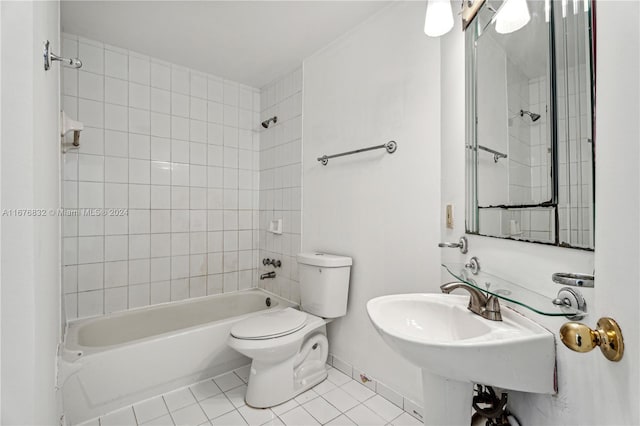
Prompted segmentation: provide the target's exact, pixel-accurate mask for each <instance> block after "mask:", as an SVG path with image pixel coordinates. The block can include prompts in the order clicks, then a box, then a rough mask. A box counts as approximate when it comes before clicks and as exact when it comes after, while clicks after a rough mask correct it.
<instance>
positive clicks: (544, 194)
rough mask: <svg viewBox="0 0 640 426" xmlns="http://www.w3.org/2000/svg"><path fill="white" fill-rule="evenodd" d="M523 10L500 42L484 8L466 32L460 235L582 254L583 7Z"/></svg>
mask: <svg viewBox="0 0 640 426" xmlns="http://www.w3.org/2000/svg"><path fill="white" fill-rule="evenodd" d="M585 4H586V5H587V7H586V8H585V6H584V5H585ZM527 5H528V9H529V13H530V15H531V19H530V21H529V22H528V23H527V24H526V25H525V26H524V27H522V28H521V29H519V30H517V31H514V32H511V33H508V34H501V33H499V32H497V31H496V29H495V24H494V23H495V20H496V19H495V17H496V11H498V12H499V10H500V7H502V6H503V4H502V2H501V1H497V0H495V1H491V0H489V1H487V2H486V4H485V5H484V6H483V7H482V9H481V10H480V12H479V13H478V16H477V18H476V19H475V21H474V22H472V24H471V25H470V26H469V28H468V30H467V33H466V46H467V47H466V56H467V102H466V104H467V232H470V233H478V234H481V235H487V236H494V237H501V238H511V239H518V240H525V241H534V242H542V243H547V244H555V245H562V246H570V247H579V248H589V249H592V248H593V244H594V242H593V216H594V205H593V200H594V196H593V169H594V168H593V161H594V156H593V146H594V143H593V138H592V118H593V87H594V86H593V82H594V78H593V73H592V69H593V63H592V54H591V49H592V44H591V9H590V3H584V2H573V5H571V4H569V6H568V7H569V9H571V10H569V11H567V9H566V7H565V8H563V6H562V5H565V6H566V5H567V2H560V1H557V2H551V1H548V2H541V1H528V2H527ZM578 6H579V7H578ZM574 7H575V8H576V9H575V10H573V8H574ZM585 9H586V10H585ZM569 12H570V13H569ZM574 12H575V13H574Z"/></svg>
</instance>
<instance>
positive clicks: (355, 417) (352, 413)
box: [345, 405, 387, 426]
mask: <svg viewBox="0 0 640 426" xmlns="http://www.w3.org/2000/svg"><path fill="white" fill-rule="evenodd" d="M345 414H346V416H347V417H349V418H350V419H351V420H352V421H353V422H354V423H355V424H357V425H360V426H364V425H366V426H384V425H386V424H387V422H386V421H385V420H384V419H383V418H382V417H380V416H378V415H377V414H376V413H374V412H373V411H371V410H370V409H369V408H367V407H365V406H364V405H358V406H357V407H354V408H352V409H351V410H349V411H347V412H346V413H345Z"/></svg>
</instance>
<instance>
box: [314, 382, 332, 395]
mask: <svg viewBox="0 0 640 426" xmlns="http://www.w3.org/2000/svg"><path fill="white" fill-rule="evenodd" d="M336 387H337V386H336V385H334V384H333V383H332V382H331V381H329V380H325V381H323V382H320V383H318V384H317V385H315V386H314V387H313V390H314V391H316V393H317V394H318V395H322V394H325V393H327V392H329V391H332V390H334V389H335V388H336Z"/></svg>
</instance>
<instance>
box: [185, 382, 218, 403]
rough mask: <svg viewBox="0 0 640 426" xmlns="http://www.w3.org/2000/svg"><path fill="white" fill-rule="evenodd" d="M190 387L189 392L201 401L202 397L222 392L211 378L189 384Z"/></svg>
mask: <svg viewBox="0 0 640 426" xmlns="http://www.w3.org/2000/svg"><path fill="white" fill-rule="evenodd" d="M190 389H191V393H193V395H194V396H195V397H196V399H197V400H198V401H202V400H203V399H206V398H209V397H211V396H214V395H218V394H219V393H221V392H222V391H221V390H220V388H219V387H218V385H216V384H215V383H214V382H213V380H205V381H204V382H200V383H196V384H195V385H193V386H191V387H190Z"/></svg>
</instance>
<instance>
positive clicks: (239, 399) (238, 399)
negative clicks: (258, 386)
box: [225, 385, 247, 408]
mask: <svg viewBox="0 0 640 426" xmlns="http://www.w3.org/2000/svg"><path fill="white" fill-rule="evenodd" d="M246 394H247V385H242V386H238V387H237V388H233V389H231V390H230V391H227V392H225V395H227V398H229V401H231V403H232V404H233V406H234V407H236V408H240V407H242V406H243V405H245V402H244V397H245V395H246Z"/></svg>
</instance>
